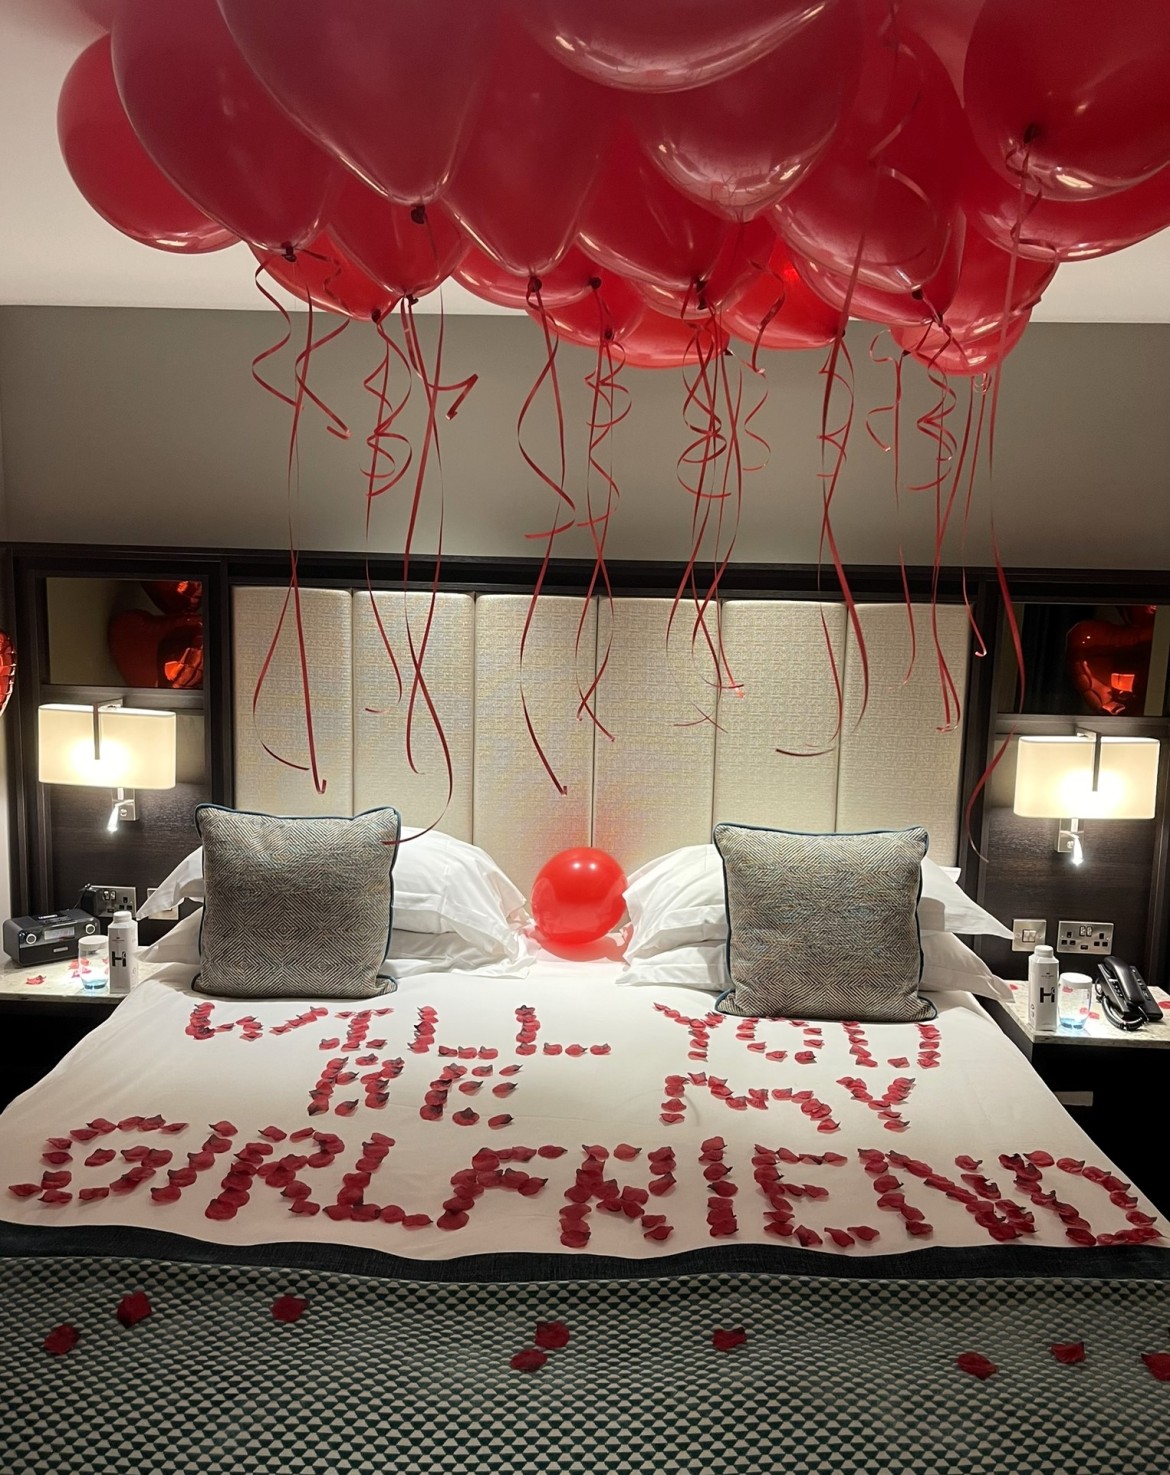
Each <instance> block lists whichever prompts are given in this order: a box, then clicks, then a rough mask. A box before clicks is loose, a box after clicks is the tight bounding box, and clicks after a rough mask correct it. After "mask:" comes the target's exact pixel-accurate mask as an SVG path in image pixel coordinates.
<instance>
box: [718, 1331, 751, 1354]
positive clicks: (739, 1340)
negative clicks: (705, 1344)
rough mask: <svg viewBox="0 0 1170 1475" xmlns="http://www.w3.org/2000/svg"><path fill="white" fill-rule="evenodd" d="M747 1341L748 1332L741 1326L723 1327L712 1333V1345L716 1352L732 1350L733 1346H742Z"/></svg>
mask: <svg viewBox="0 0 1170 1475" xmlns="http://www.w3.org/2000/svg"><path fill="white" fill-rule="evenodd" d="M746 1341H747V1332H746V1331H745V1330H744V1328H743V1327H741V1326H734V1327H721V1328H719V1329H718V1330H717V1331H713V1332H712V1333H711V1346H712V1347H714V1348H715V1350H716V1352H730V1351H731V1349H732V1348H733V1347H742V1346H743V1344H744V1343H745V1342H746Z"/></svg>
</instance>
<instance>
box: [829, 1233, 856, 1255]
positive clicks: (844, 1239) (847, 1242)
mask: <svg viewBox="0 0 1170 1475" xmlns="http://www.w3.org/2000/svg"><path fill="white" fill-rule="evenodd" d="M825 1233H826V1234H827V1235H828V1236H829V1238H830V1239H831V1240H832V1241H833V1243H834V1244H835V1245H836V1246H837V1247H838V1248H839V1249H842V1250H851V1249H852V1248H853V1246H854V1245H855V1244H856V1243H857V1241H856V1240H855V1239H854V1238H853V1236H852V1235H851V1234H850V1233H848V1231H846V1230H844V1229H826V1230H825Z"/></svg>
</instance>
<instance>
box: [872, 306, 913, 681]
mask: <svg viewBox="0 0 1170 1475" xmlns="http://www.w3.org/2000/svg"><path fill="white" fill-rule="evenodd" d="M883 331H884V332H886V333H887V335H889V336H890V338H891V341H893V335H892V334H889V329H884V330H883ZM881 336H882V335H881V333H876V334H875V335H874V337H873V339H872V341H871V342H870V345H869V357H870V360H871V362H873V363H874V364H876V365H879V366H880V365H881V364H889V365H890V367H891V369H892V370H893V374H894V399H893V403H892V404H889V405H879V406H878V407H877V408H876V409H873V410H870V412H869V414H868V415H866V417H865V429H866V431H867V433H868V435H869V438H870V440H872V441H873V443H874V444H875V445H876V446H877V447H878V449H879V450H881V451H882V452H883V453H884V454H886V455H889V456H891V457H892V462H893V472H894V518H895V521H896V522H897V525H898V573H899V575H900V577H901V581H902V602H903V604H904V605H905V607H906V624H907V628H908V629H909V632H910V658H909V660H908V661H907V662H906V671H905V674H904V675H903V677H902V685H903V686H905V685H906V684H907V682H908V681H909V680H910V678H911V676H913V674H914V666H915V663H916V662H917V660H918V628H917V625H916V623H915V620H914V601H913V599H912V598H911V597H910V576H909V575H908V573H907V572H906V552H905V548H904V546H903V543H902V365H903V364H904V363H905V361H906V358H907V354H906V351H905V349H899V350H898V351H897V353H895V354H885V355H877V354H875V353H874V349H875V348H876V347H877V344H878V342H879V340H880V338H881ZM875 415H889V416H890V417H891V423H890V439H889V443H888V444H887V443H886V442H885V441H883V440H882V438H881V437H880V436H879V435H878V434H877V432H876V431H875V430H874V428H873V419H874V416H875Z"/></svg>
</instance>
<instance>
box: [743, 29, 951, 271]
mask: <svg viewBox="0 0 1170 1475" xmlns="http://www.w3.org/2000/svg"><path fill="white" fill-rule="evenodd" d="M972 152H973V150H972V149H971V145H970V142H969V139H968V138H967V133H966V125H965V124H964V121H963V114H962V110H961V109H960V107H959V101H958V98H957V97H956V96H955V92H954V88H953V87H952V86H951V84H950V82H949V81H948V80H947V77H946V74H945V73H944V71H943V69H942V66H941V65H940V64H939V62H938V60H937V58H936V57H934V56H933V55H932V54H931V53H930V52H929V50H928V49H927V48H926V47H925V46H924V45H923V44H922V42H920V41H919V42H917V43H911V42H907V41H905V40H904V39H901V38H896V39H895V38H891V39H889V40H886V41H884V42H880V43H879V44H877V45H874V46H872V47H871V48H870V50H869V52H868V53H867V57H866V64H865V69H864V72H863V75H862V79H861V85H860V87H859V89H858V93H857V97H856V100H855V102H854V106H853V108H852V110H851V112H850V114H849V116H848V117H847V118H846V120H845V122H844V124H843V125H842V128H841V131H840V133H839V135H838V136H837V138H836V139H835V140H834V142H833V145H832V147H831V148H830V149H829V151H828V153H827V154H826V156H825V158H824V160H823V161H822V162H821V163H820V164H819V165H818V166H817V167H816V168H815V169H814V170H813V172H812V173H811V174H810V176H809V178H808V179H807V181H805V182H804V183H803V184H802V185H800V186H799V187H798V188H797V189H796V190H795V191H794V192H793V193H792V194H791V195H789V196H787V197H786V198H785V199H783V200H781V201H780V203H779V204H778V205H777V206H776V208H775V210H774V211H773V215H772V218H773V222H774V224H775V226H776V229H777V230H778V231H779V232H780V234H781V235H782V236H783V237H784V239H785V240H786V241H787V242H788V243H789V245H791V246H792V247H793V249H794V250H796V251H798V252H799V253H800V254H801V255H802V256H807V257H809V258H810V259H811V260H813V261H817V262H819V263H820V264H821V265H822V266H825V267H828V268H829V270H830V271H833V272H836V273H837V274H838V276H842V277H844V278H845V279H846V280H848V279H849V277H850V276H851V274H852V272H853V269H854V263H855V262H857V263H859V264H858V270H857V280H858V282H859V283H860V284H861V285H862V286H867V287H875V288H877V290H878V291H880V292H894V293H905V292H912V291H914V290H915V289H916V288H919V287H922V286H923V285H924V284H925V283H926V282H928V281H929V280H930V279H931V278H932V277H934V276H935V275H937V273H938V272H939V270H940V268H941V266H942V264H943V261H944V258H945V257H946V255H947V252H948V250H949V249H950V247H951V245H952V243H953V241H954V237H955V235H956V233H957V232H958V231H960V230H961V229H962V222H961V216H960V212H959V209H958V205H957V200H958V194H959V185H960V183H961V180H962V178H963V175H964V173H965V168H966V162H967V158H968V156H969V154H970V153H972ZM959 244H960V245H961V244H962V242H961V240H960V242H959Z"/></svg>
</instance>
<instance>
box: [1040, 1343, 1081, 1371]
mask: <svg viewBox="0 0 1170 1475" xmlns="http://www.w3.org/2000/svg"><path fill="white" fill-rule="evenodd" d="M1048 1350H1049V1352H1051V1353H1052V1355H1053V1357H1055V1358H1056V1360H1057V1362H1063V1363H1064V1364H1065V1366H1066V1367H1071V1366H1072V1365H1073V1364H1074V1363H1077V1362H1084V1360H1085V1344H1084V1343H1083V1342H1053V1343H1052V1345H1051V1346H1050V1347H1049V1349H1048Z"/></svg>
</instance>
